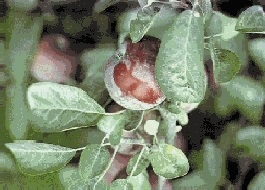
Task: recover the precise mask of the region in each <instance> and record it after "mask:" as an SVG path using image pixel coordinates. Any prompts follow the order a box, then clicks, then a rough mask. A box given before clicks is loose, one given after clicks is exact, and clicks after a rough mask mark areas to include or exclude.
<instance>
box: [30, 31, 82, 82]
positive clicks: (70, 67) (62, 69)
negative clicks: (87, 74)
mask: <svg viewBox="0 0 265 190" xmlns="http://www.w3.org/2000/svg"><path fill="white" fill-rule="evenodd" d="M77 64H78V59H77V56H75V54H74V53H73V52H72V51H70V50H69V42H68V40H67V39H66V38H65V37H64V36H63V35H60V34H52V35H47V36H44V37H43V38H42V40H41V41H40V43H39V46H38V51H37V53H36V55H35V57H34V59H33V63H32V66H31V74H32V75H33V76H34V77H35V78H36V79H37V80H38V81H49V82H57V83H66V82H68V81H69V80H71V78H72V76H73V75H74V74H75V71H76V67H77Z"/></svg>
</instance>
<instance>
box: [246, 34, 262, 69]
mask: <svg viewBox="0 0 265 190" xmlns="http://www.w3.org/2000/svg"><path fill="white" fill-rule="evenodd" d="M248 50H249V53H250V56H251V58H252V59H253V60H254V62H255V63H256V64H257V65H258V67H259V68H260V69H261V70H262V71H263V72H265V38H257V39H254V40H250V41H249V42H248Z"/></svg>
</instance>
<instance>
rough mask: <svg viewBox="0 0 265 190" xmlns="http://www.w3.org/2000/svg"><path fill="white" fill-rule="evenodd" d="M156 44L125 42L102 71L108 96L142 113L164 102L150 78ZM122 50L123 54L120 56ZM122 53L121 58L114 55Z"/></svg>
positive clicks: (152, 41)
mask: <svg viewBox="0 0 265 190" xmlns="http://www.w3.org/2000/svg"><path fill="white" fill-rule="evenodd" d="M159 44H160V43H159V41H157V40H156V41H154V40H149V39H146V40H143V41H141V42H138V43H132V42H131V41H130V40H127V41H125V43H124V44H123V46H121V48H120V50H118V52H117V53H116V55H114V56H112V58H111V59H110V60H109V62H108V64H107V65H106V68H105V79H104V80H105V84H106V87H107V89H108V91H109V94H110V96H111V97H112V98H113V99H114V100H115V101H116V102H117V103H118V104H120V105H121V106H123V107H125V108H127V109H131V110H146V109H150V108H152V107H154V106H156V105H159V104H160V103H162V102H163V101H164V100H165V96H164V94H163V92H162V91H161V90H160V88H159V86H158V84H157V82H156V80H155V76H154V67H155V60H156V55H157V53H158V49H159ZM122 51H125V53H122ZM119 54H123V55H122V56H121V57H119V56H117V55H119Z"/></svg>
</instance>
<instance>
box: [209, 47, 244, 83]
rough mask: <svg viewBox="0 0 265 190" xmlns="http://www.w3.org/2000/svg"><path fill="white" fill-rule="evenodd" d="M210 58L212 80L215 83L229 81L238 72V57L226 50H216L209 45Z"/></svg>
mask: <svg viewBox="0 0 265 190" xmlns="http://www.w3.org/2000/svg"><path fill="white" fill-rule="evenodd" d="M210 52H211V58H212V61H213V65H214V67H213V68H214V78H215V81H216V82H217V83H225V82H228V81H230V80H231V79H232V78H233V77H234V76H235V75H236V74H237V73H238V72H239V70H240V60H239V58H238V56H237V55H236V54H235V53H234V52H232V51H230V50H227V49H217V48H215V47H214V44H213V43H211V44H210Z"/></svg>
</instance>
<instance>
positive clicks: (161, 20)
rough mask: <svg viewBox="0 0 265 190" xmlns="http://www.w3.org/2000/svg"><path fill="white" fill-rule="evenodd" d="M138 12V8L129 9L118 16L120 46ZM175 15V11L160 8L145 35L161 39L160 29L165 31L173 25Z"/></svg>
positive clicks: (168, 8) (165, 7) (164, 7)
mask: <svg viewBox="0 0 265 190" xmlns="http://www.w3.org/2000/svg"><path fill="white" fill-rule="evenodd" d="M139 11H140V9H139V8H137V9H131V10H129V11H126V12H125V13H123V14H121V16H119V18H118V24H117V25H118V33H119V43H120V44H121V43H123V42H124V39H125V38H126V37H127V36H128V35H129V34H130V23H131V21H132V20H136V19H137V13H138V12H139ZM177 15H178V13H177V12H176V11H175V9H173V8H170V7H167V6H163V7H161V9H160V11H159V12H158V13H157V14H156V16H155V17H154V20H153V22H152V24H151V26H150V28H149V29H148V31H147V32H146V33H145V35H148V36H153V37H156V38H158V39H162V36H163V35H164V33H163V32H161V28H163V29H164V30H165V31H166V30H167V29H168V28H169V27H170V26H171V25H172V24H173V22H174V20H175V18H176V17H177Z"/></svg>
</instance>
